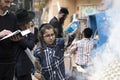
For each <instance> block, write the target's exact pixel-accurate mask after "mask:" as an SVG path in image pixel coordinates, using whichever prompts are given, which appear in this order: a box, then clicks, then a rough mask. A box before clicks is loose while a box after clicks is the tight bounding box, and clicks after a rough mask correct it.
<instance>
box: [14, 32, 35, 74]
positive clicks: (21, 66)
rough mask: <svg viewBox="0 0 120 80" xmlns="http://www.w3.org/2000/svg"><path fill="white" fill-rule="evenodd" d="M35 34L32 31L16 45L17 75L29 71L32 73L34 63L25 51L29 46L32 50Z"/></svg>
mask: <svg viewBox="0 0 120 80" xmlns="http://www.w3.org/2000/svg"><path fill="white" fill-rule="evenodd" d="M34 37H35V36H34V34H32V33H30V34H28V35H27V37H26V36H25V37H24V38H23V39H22V40H21V41H20V42H19V46H16V67H15V73H16V75H17V76H22V75H25V74H28V73H31V68H32V67H33V64H32V62H31V60H30V59H29V57H28V56H27V54H26V53H25V51H24V50H25V49H26V48H29V49H30V50H32V49H33V47H34V41H35V38H34Z"/></svg>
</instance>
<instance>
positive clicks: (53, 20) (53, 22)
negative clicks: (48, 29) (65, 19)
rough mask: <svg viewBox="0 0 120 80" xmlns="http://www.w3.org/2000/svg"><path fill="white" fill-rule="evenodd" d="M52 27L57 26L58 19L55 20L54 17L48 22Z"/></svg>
mask: <svg viewBox="0 0 120 80" xmlns="http://www.w3.org/2000/svg"><path fill="white" fill-rule="evenodd" d="M49 23H50V24H51V25H52V26H53V27H54V28H57V29H58V27H59V25H58V21H57V20H55V19H54V18H53V19H52V20H51V21H50V22H49Z"/></svg>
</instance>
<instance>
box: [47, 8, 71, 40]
mask: <svg viewBox="0 0 120 80" xmlns="http://www.w3.org/2000/svg"><path fill="white" fill-rule="evenodd" d="M68 14H69V11H68V9H67V8H61V9H60V11H59V13H58V15H57V16H55V17H53V18H52V19H51V20H50V22H49V23H50V24H51V25H52V26H53V27H54V28H56V30H57V31H58V35H57V38H61V37H63V27H62V26H63V24H64V21H65V19H66V17H67V15H68Z"/></svg>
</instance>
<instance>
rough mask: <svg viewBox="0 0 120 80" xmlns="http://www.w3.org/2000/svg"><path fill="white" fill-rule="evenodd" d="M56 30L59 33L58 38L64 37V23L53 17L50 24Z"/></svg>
mask: <svg viewBox="0 0 120 80" xmlns="http://www.w3.org/2000/svg"><path fill="white" fill-rule="evenodd" d="M49 23H50V24H51V25H52V26H53V27H54V28H56V29H57V31H58V36H57V38H61V37H63V28H62V23H61V22H60V21H58V19H57V18H56V17H53V18H52V19H51V20H50V22H49Z"/></svg>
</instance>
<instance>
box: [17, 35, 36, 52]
mask: <svg viewBox="0 0 120 80" xmlns="http://www.w3.org/2000/svg"><path fill="white" fill-rule="evenodd" d="M19 45H20V46H21V47H22V48H23V49H26V48H29V49H30V50H32V49H33V48H34V45H35V36H34V34H32V33H30V34H28V35H27V37H24V38H23V39H22V40H21V41H20V42H19Z"/></svg>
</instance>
